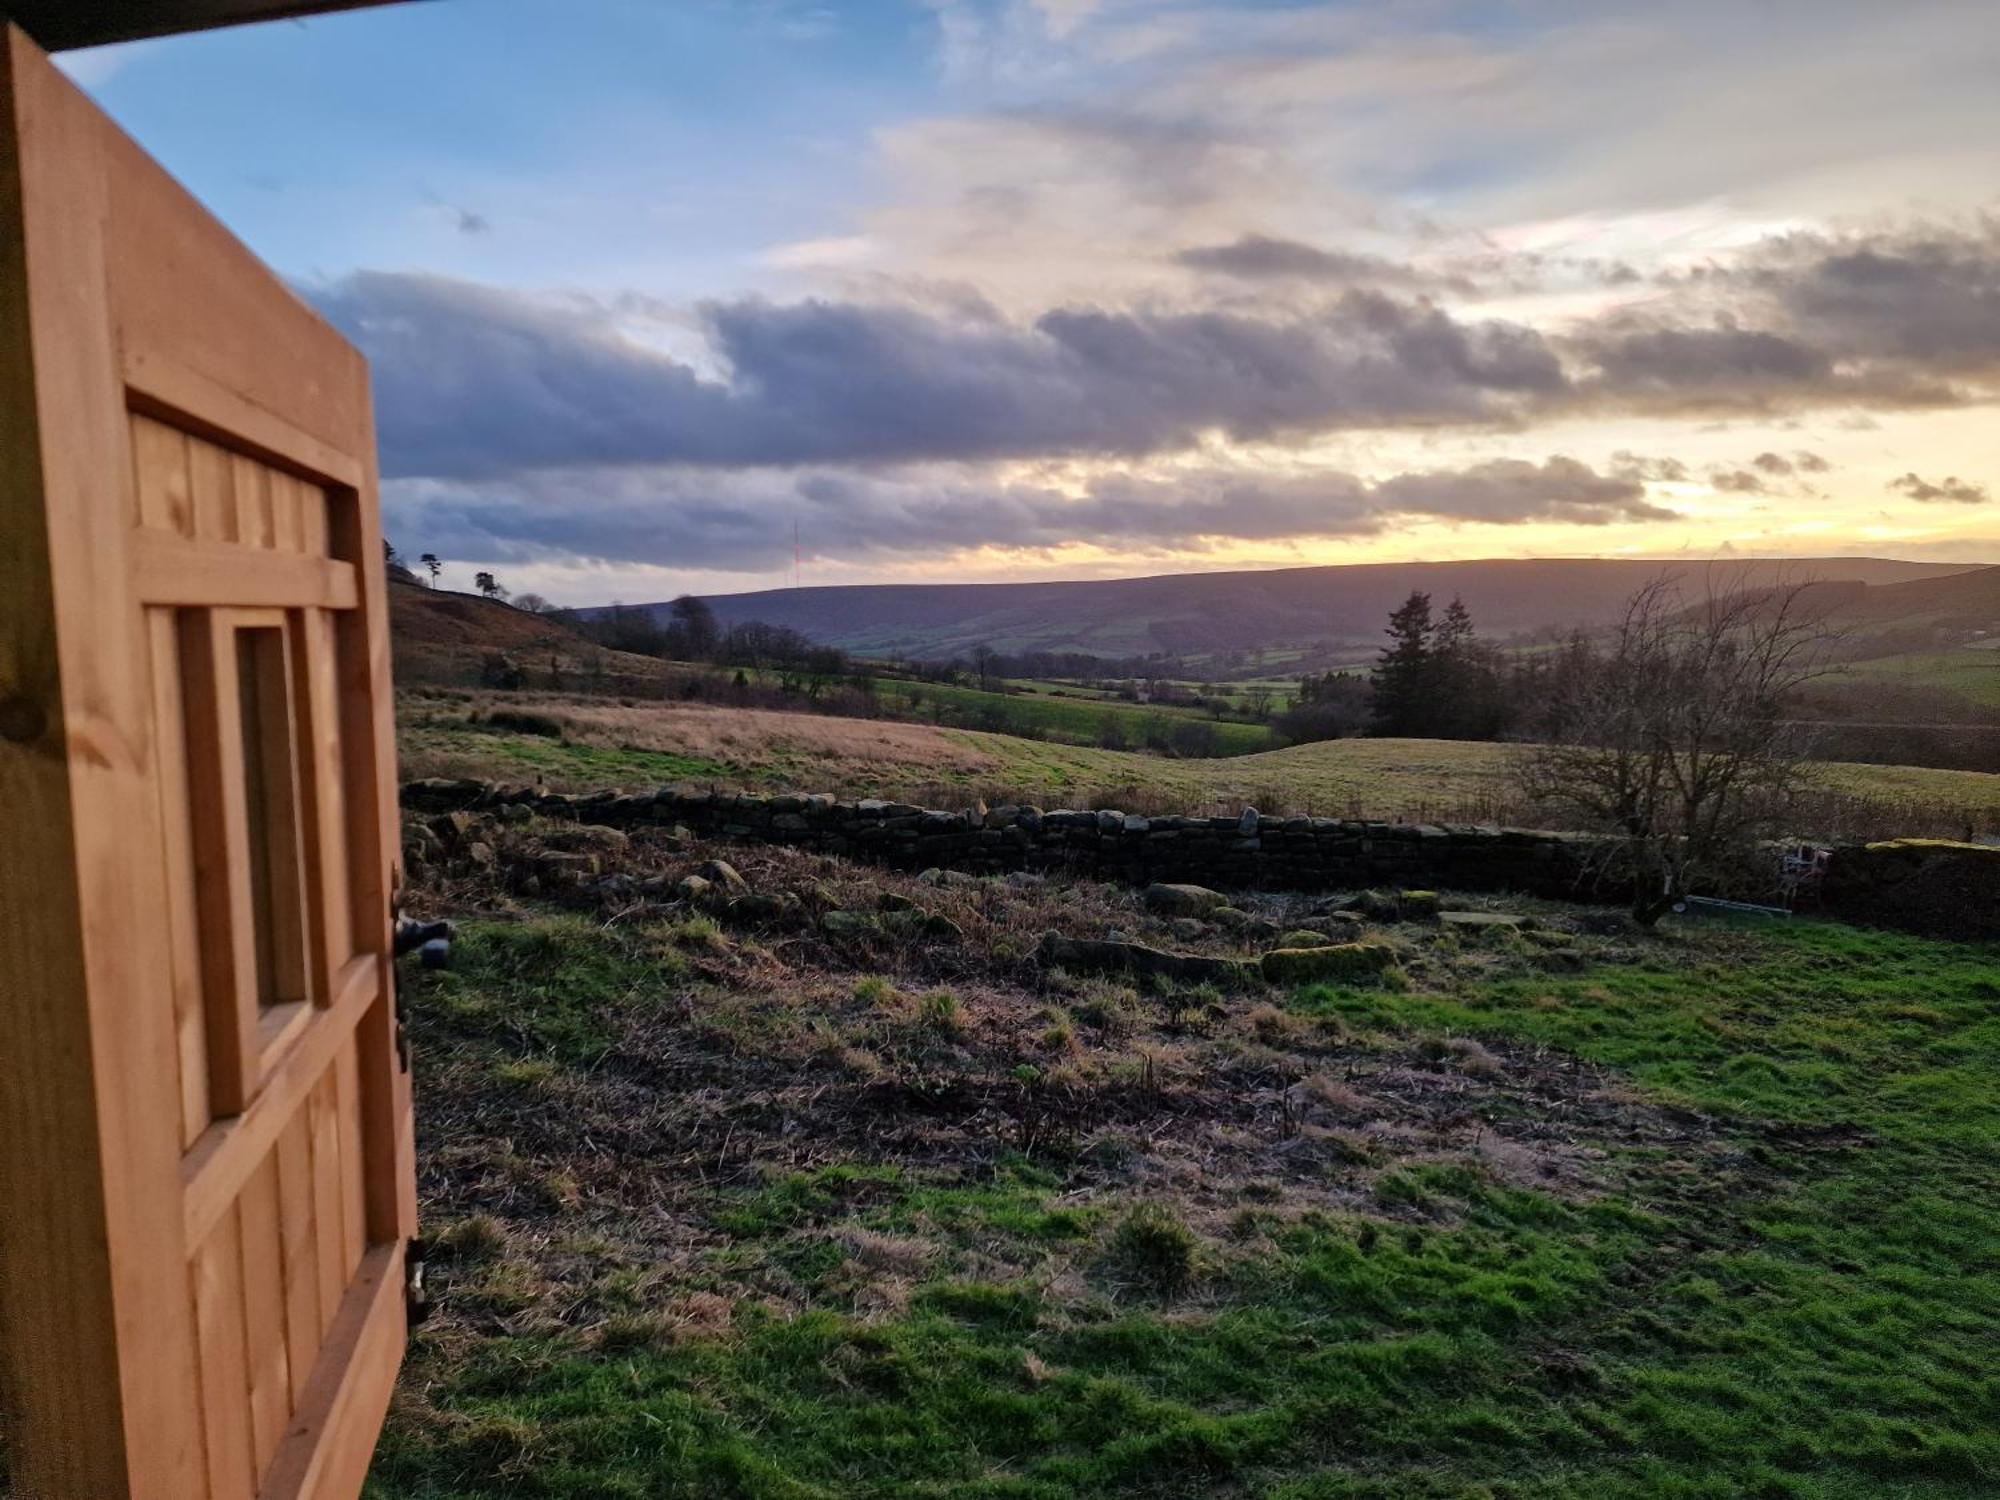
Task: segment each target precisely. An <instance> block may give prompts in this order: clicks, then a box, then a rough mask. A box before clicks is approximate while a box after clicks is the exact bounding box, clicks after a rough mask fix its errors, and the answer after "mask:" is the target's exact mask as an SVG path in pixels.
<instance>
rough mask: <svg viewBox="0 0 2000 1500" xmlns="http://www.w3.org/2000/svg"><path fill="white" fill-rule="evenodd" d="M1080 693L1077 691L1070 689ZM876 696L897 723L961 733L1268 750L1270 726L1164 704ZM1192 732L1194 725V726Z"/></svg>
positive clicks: (1010, 696) (887, 691)
mask: <svg viewBox="0 0 2000 1500" xmlns="http://www.w3.org/2000/svg"><path fill="white" fill-rule="evenodd" d="M1076 691H1078V692H1081V691H1082V690H1081V689H1078V690H1076ZM876 697H877V698H878V699H879V700H880V701H881V702H882V703H883V704H884V705H886V706H888V707H891V708H893V709H894V710H895V714H896V717H897V718H899V719H905V720H910V721H914V722H918V723H922V722H924V721H926V720H928V721H930V722H932V723H936V724H943V725H949V726H952V727H954V728H960V729H985V730H990V731H995V732H999V733H1004V734H1015V735H1022V736H1026V737H1029V738H1037V739H1048V740H1057V741H1060V742H1062V743H1064V744H1070V745H1098V744H1100V743H1102V742H1103V740H1104V739H1105V737H1106V735H1107V734H1110V735H1114V736H1116V738H1117V740H1118V741H1119V743H1120V744H1121V745H1132V746H1143V745H1147V744H1149V743H1152V742H1154V741H1158V742H1159V743H1160V744H1161V745H1162V746H1163V747H1164V746H1166V745H1168V744H1171V743H1173V742H1174V737H1175V736H1176V735H1179V736H1180V737H1182V739H1183V740H1184V741H1185V740H1186V739H1187V738H1188V737H1189V736H1190V735H1192V736H1194V737H1195V738H1196V739H1198V740H1200V741H1201V742H1202V744H1203V752H1202V753H1205V754H1210V755H1245V754H1249V753H1250V752H1252V751H1256V750H1268V749H1269V748H1271V746H1272V744H1273V743H1274V740H1273V738H1272V735H1271V730H1270V728H1269V726H1268V725H1264V724H1256V723H1244V722H1239V721H1231V720H1218V719H1215V718H1212V717H1211V716H1210V715H1208V714H1206V713H1204V712H1202V711H1201V710H1199V709H1194V708H1187V707H1181V706H1177V705H1174V704H1168V703H1124V702H1120V701H1118V700H1116V699H1115V698H1113V699H1104V698H1099V699H1095V700H1091V699H1085V698H1081V697H1076V698H1072V697H1055V696H1053V695H1051V694H1049V693H1047V692H1046V691H1043V692H1034V691H1029V692H1019V693H999V692H987V691H982V690H981V689H979V688H975V687H958V686H955V685H952V684H948V683H928V682H926V683H917V682H896V681H886V680H885V681H883V682H881V683H879V684H878V685H877V688H876ZM1197 726H1198V727H1197Z"/></svg>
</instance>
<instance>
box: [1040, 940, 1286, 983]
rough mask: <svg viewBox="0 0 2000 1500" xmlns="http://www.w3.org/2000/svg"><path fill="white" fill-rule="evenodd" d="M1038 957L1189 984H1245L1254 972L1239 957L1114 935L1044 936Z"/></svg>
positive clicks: (1056, 965) (1091, 970) (1062, 965)
mask: <svg viewBox="0 0 2000 1500" xmlns="http://www.w3.org/2000/svg"><path fill="white" fill-rule="evenodd" d="M1036 956H1037V957H1038V958H1039V959H1040V960H1041V962H1042V964H1043V965H1044V966H1045V967H1048V968H1053V969H1068V970H1069V971H1070V972H1072V973H1076V974H1132V975H1137V976H1140V977H1143V978H1148V979H1171V980H1176V981H1180V982H1184V983H1188V984H1224V985H1233V984H1241V983H1242V982H1243V981H1244V980H1245V979H1247V978H1248V977H1249V975H1250V973H1252V972H1253V971H1252V970H1251V968H1250V966H1249V965H1248V964H1245V963H1243V962H1241V961H1240V960H1237V959H1232V958H1209V957H1207V956H1206V955H1204V954H1199V953H1169V952H1167V951H1166V950H1165V949H1162V948H1149V947H1147V946H1146V945H1145V944H1144V943H1128V942H1122V941H1119V940H1116V939H1111V938H1066V937H1063V936H1061V935H1060V934H1059V933H1054V932H1051V933H1046V934H1044V935H1043V937H1042V942H1041V947H1040V949H1039V950H1038V951H1037V955H1036Z"/></svg>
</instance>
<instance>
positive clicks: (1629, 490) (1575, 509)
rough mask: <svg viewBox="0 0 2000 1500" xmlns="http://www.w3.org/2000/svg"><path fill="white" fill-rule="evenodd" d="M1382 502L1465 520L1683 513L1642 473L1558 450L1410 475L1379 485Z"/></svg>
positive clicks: (1599, 519)
mask: <svg viewBox="0 0 2000 1500" xmlns="http://www.w3.org/2000/svg"><path fill="white" fill-rule="evenodd" d="M1375 499H1376V501H1377V503H1379V504H1381V505H1383V506H1385V507H1387V508H1389V509H1392V510H1396V511H1400V512H1401V513H1403V514H1406V515H1428V516H1439V517H1446V518H1449V519H1453V520H1462V521H1487V522H1496V523H1506V522H1516V521H1571V522H1580V523H1582V524H1585V525H1604V524H1607V523H1609V522H1612V521H1666V520H1672V519H1674V517H1675V512H1673V511H1671V510H1668V509H1666V508H1665V507H1663V506H1659V505H1654V504H1652V503H1651V502H1650V501H1648V500H1647V499H1646V489H1645V486H1644V485H1643V484H1641V483H1640V482H1639V481H1637V480H1636V479H1631V478H1627V477H1622V476H1619V475H1610V474H1599V473H1597V472H1596V471H1595V470H1593V469H1591V468H1590V467H1589V465H1587V464H1583V463H1579V462H1578V461H1577V460H1575V459H1573V458H1567V457H1563V456H1561V455H1558V456H1556V457H1554V458H1551V459H1549V460H1548V461H1547V462H1546V463H1543V464H1540V465H1536V464H1532V463H1528V462H1526V461H1524V460H1522V459H1515V458H1503V459H1494V460H1491V461H1490V462H1487V463H1482V464H1475V465H1473V466H1472V467H1471V468H1469V469H1463V470H1457V471H1446V472H1441V473H1431V474H1403V475H1398V476H1397V477H1396V478H1394V479H1389V480H1384V481H1383V482H1382V483H1381V484H1379V485H1377V486H1376V487H1375Z"/></svg>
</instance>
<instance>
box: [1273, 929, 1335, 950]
mask: <svg viewBox="0 0 2000 1500" xmlns="http://www.w3.org/2000/svg"><path fill="white" fill-rule="evenodd" d="M1332 944H1333V939H1332V938H1330V937H1328V936H1327V935H1326V934H1325V933H1323V932H1314V931H1313V930H1312V929H1311V928H1310V927H1299V928H1295V929H1293V930H1292V931H1290V932H1288V933H1286V934H1285V935H1284V936H1283V937H1281V938H1279V939H1278V946H1279V947H1280V948H1327V947H1331V946H1332Z"/></svg>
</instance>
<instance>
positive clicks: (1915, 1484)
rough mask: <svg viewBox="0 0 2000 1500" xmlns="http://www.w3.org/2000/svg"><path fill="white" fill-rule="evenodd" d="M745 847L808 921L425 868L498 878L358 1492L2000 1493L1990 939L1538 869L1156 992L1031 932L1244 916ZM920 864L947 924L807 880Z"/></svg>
mask: <svg viewBox="0 0 2000 1500" xmlns="http://www.w3.org/2000/svg"><path fill="white" fill-rule="evenodd" d="M533 834H534V830H533V829H526V830H500V831H496V833H495V834H494V835H493V837H495V838H496V840H498V841H500V842H502V844H503V850H504V847H505V844H504V840H505V839H506V838H514V837H519V838H523V839H525V838H530V837H532V836H533ZM482 836H485V835H482ZM704 852H712V851H703V850H701V849H679V848H674V847H671V846H668V845H662V846H660V847H659V848H658V849H653V848H647V847H639V846H637V845H635V846H633V847H631V848H629V849H623V848H621V849H619V850H609V849H607V850H606V857H607V858H615V859H623V860H627V861H629V862H630V864H631V867H632V869H633V872H634V873H635V874H637V873H640V872H641V871H642V870H646V869H654V868H657V869H659V870H660V871H661V872H662V873H664V874H666V875H667V876H668V877H669V879H671V878H673V877H674V876H675V875H676V874H677V873H678V872H679V871H680V870H682V869H684V868H691V867H692V865H693V863H694V861H695V860H697V859H699V858H701V857H702V855H703V854H704ZM729 857H730V858H732V859H738V860H739V861H740V862H741V865H742V869H743V871H744V873H745V875H746V876H747V877H748V879H749V880H750V882H751V884H752V886H753V887H754V888H755V889H756V890H758V891H760V892H763V893H766V894H771V895H782V896H783V897H785V898H786V900H787V901H788V902H789V903H790V905H789V906H788V907H787V909H788V910H790V911H791V912H793V913H794V916H793V917H792V918H791V919H790V920H776V921H772V922H770V923H769V924H768V925H763V926H756V925H745V924H743V923H740V922H738V921H736V920H734V919H733V918H732V917H731V916H730V915H729V914H728V913H727V912H722V913H718V914H717V915H708V914H703V913H699V912H693V911H689V910H686V909H684V908H679V907H675V906H664V907H654V908H646V909H642V908H634V907H632V906H631V905H630V903H629V901H627V902H624V903H622V904H621V905H620V907H619V908H618V910H617V911H616V912H615V913H613V912H610V911H608V910H590V911H575V912H567V913H559V912H555V911H552V910H549V909H546V908H539V907H534V906H526V907H523V906H519V905H517V904H515V902H514V901H513V900H512V899H511V898H509V897H508V896H507V895H506V894H505V891H504V889H503V888H501V887H500V886H499V885H497V884H493V883H487V884H481V883H479V877H475V876H465V877H458V876H453V877H451V878H448V879H438V880H435V881H433V883H431V884H430V885H428V886H420V887H419V894H418V900H419V904H420V906H423V907H425V908H426V909H428V910H436V911H447V912H451V913H453V914H456V915H458V916H460V917H462V918H463V917H468V916H469V917H470V918H471V920H470V921H469V922H468V925H467V928H466V930H465V932H464V934H463V936H462V938H461V941H460V943H459V945H458V959H457V966H456V967H455V968H454V969H453V970H452V971H449V972H443V973H429V972H423V973H418V974H415V975H413V976H411V980H410V982H409V983H408V984H407V986H406V991H407V994H408V999H409V1004H410V1010H411V1025H412V1031H413V1040H414V1043H415V1055H416V1057H417V1068H418V1093H419V1099H420V1101H421V1102H420V1107H419V1122H420V1132H421V1139H420V1164H421V1171H422V1177H423V1184H424V1214H425V1223H426V1229H427V1233H428V1234H429V1235H430V1236H431V1237H432V1239H433V1242H434V1244H435V1246H436V1249H435V1251H434V1258H433V1261H432V1266H433V1273H434V1279H435V1281H436V1283H437V1286H438V1290H439V1295H440V1302H441V1311H440V1313H439V1315H438V1316H437V1317H436V1318H435V1319H434V1320H433V1321H432V1322H431V1323H430V1324H428V1325H426V1326H425V1327H424V1328H422V1329H420V1330H419V1331H418V1333H417V1335H416V1337H415V1341H414V1344H413V1348H412V1355H411V1360H410V1363H409V1366H408V1368H407V1369H406V1372H405V1375H404V1378H403V1381H402V1384H401V1388H400V1391H399V1394H398V1398H397V1402H396V1406H395V1409H394V1411H393V1412H392V1416H391V1421H390V1426H389V1430H388V1432H387V1434H386V1437H385V1440H384V1443H383V1445H382V1448H381V1450H380V1453H379V1455H378V1459H377V1463H376V1466H375V1470H374V1474H373V1477H372V1480H371V1483H370V1487H369V1494H370V1495H371V1496H373V1497H375V1500H472V1497H488V1496H526V1497H552V1500H553V1497H560V1500H599V1497H613V1500H619V1497H623V1500H641V1497H645V1500H672V1497H682V1496H685V1497H690V1500H693V1497H701V1500H708V1497H745V1500H748V1497H756V1500H847V1497H864V1496H866V1497H885V1500H887V1497H909V1500H919V1497H921V1500H945V1497H991V1500H1000V1497H1006V1500H1085V1497H1121V1496H1145V1497H1170V1496H1172V1497H1197V1496H1243V1497H1262V1500H1336V1497H1339V1500H1359V1497H1372V1500H1407V1497H1420V1500H1421V1497H1429V1500H1447V1497H1451V1500H1458V1497H1463V1500H1475V1497H1477V1500H1498V1497H1506V1500H1557V1497H1565V1500H1567V1497H1576V1500H1627V1497H1629V1500H1639V1497H1646V1500H1658V1497H1672V1500H1694V1497H1713V1500H1723V1497H1739V1496H1760V1497H1787V1500H1809V1497H1817V1500H1863V1497H1870V1500H1872V1497H1881V1496H1896V1497H1901V1500H1972V1497H1975V1496H1989V1495H1992V1494H1994V1493H1996V1490H2000V1424H1996V1423H1995V1422H1994V1421H1993V1416H1994V1413H1995V1411H1996V1410H2000V1377H1996V1374H1995V1371H1996V1368H1997V1367H2000V1263H1996V1261H1995V1259H1994V1256H1993V1248H1994V1246H1995V1245H1996V1244H2000V1193H1996V1188H1995V1183H1994V1178H1993V1171H1992V1162H1993V1153H1994V1147H1995V1144H1996V1138H2000V979H1996V972H2000V971H1996V967H1995V959H1996V954H1995V953H1994V952H1993V951H1992V950H1991V949H1990V948H1983V949H1982V948H1977V947H1971V946H1959V945H1953V944H1948V943H1938V942H1925V941H1918V940H1914V939H1908V938H1903V937H1898V936H1892V935H1887V934H1880V933H1867V932H1861V931H1857V930H1851V929H1845V928H1839V927H1835V926H1831V925H1824V924H1820V923H1816V922H1807V921H1797V922H1791V923H1786V924H1783V925H1738V924H1734V923H1711V924H1704V925H1684V926H1680V927H1670V928H1669V929H1668V930H1665V931H1663V932H1662V933H1660V934H1658V935H1655V936H1637V935H1633V934H1631V933H1629V932H1626V931H1624V930H1623V929H1621V928H1620V927H1618V925H1617V924H1616V923H1615V922H1607V921H1605V920H1603V919H1601V918H1600V917H1598V916H1596V915H1593V914H1592V913H1589V912H1584V911H1578V910H1576V909H1559V908H1554V907H1540V908H1530V909H1532V910H1534V911H1535V912H1536V913H1537V914H1538V915H1539V918H1540V921H1541V927H1540V929H1539V930H1538V931H1537V932H1535V933H1531V934H1525V935H1523V934H1513V933H1501V934H1497V935H1488V936H1487V937H1486V938H1485V939H1482V940H1479V941H1470V940H1460V939H1458V938H1456V937H1454V936H1451V935H1447V934H1445V933H1443V932H1441V931H1440V930H1439V929H1437V928H1435V927H1424V926H1421V925H1418V924H1406V925H1399V926H1390V927H1383V928H1379V929H1376V930H1374V931H1372V932H1370V933H1368V934H1366V935H1367V936H1369V937H1371V938H1372V939H1373V940H1377V941H1381V942H1384V943H1387V944H1389V945H1391V946H1392V947H1393V948H1394V949H1395V950H1396V954H1397V960H1398V961H1397V965H1396V967H1395V968H1394V969H1393V970H1392V971H1391V973H1390V974H1389V975H1388V976H1387V979H1386V981H1385V982H1384V983H1383V984H1382V985H1381V986H1380V987H1366V988H1360V987H1356V988H1349V987H1341V988H1326V987H1318V988H1310V989H1304V990H1299V991H1296V992H1283V991H1261V990H1258V991H1251V992H1245V993H1229V994H1221V993H1212V992H1197V993H1191V994H1174V993H1170V992H1169V993H1160V994H1141V993H1138V992H1136V991H1134V990H1131V989H1128V988H1125V987H1123V986H1121V985H1118V984H1115V983H1111V982H1108V981H1104V980H1084V979H1079V978H1075V977H1072V976H1066V975H1063V974H1061V973H1060V972H1045V971H1043V970H1041V969H1040V968H1039V967H1038V966H1037V965H1035V964H1034V963H1032V962H1031V961H1030V960H1028V959H1027V958H1026V957H1025V951H1026V945H1028V944H1031V942H1032V937H1033V934H1034V933H1035V932H1036V931H1038V930H1040V929H1041V928H1043V927H1053V928H1060V929H1063V930H1066V931H1073V932H1089V931H1097V932H1100V933H1101V932H1102V931H1103V930H1104V928H1105V927H1107V926H1109V925H1113V924H1115V925H1118V926H1122V927H1124V928H1126V929H1128V930H1130V931H1133V932H1134V933H1135V934H1137V935H1138V936H1140V937H1141V938H1142V939H1145V940H1149V941H1178V942H1180V943H1183V944H1187V943H1193V944H1194V945H1195V946H1197V947H1201V948H1204V949H1207V950H1213V951H1225V950H1226V949H1228V947H1229V945H1230V944H1231V943H1233V942H1236V941H1238V939H1236V938H1234V937H1233V936H1231V935H1229V934H1226V933H1222V932H1219V931H1213V930H1212V931H1209V932H1208V933H1206V934H1205V935H1201V934H1195V935H1190V934H1188V933H1186V932H1179V931H1177V932H1174V933H1171V934H1170V933H1168V932H1166V931H1165V930H1164V928H1163V926H1162V924H1161V923H1160V922H1158V921H1157V920H1156V919H1153V918H1151V917H1149V916H1148V915H1147V914H1146V913H1145V912H1144V911H1143V910H1142V909H1141V908H1140V907H1139V905H1138V903H1137V902H1136V901H1135V900H1134V898H1133V897H1132V896H1131V895H1130V894H1129V893H1126V892H1121V891H1116V890H1112V889H1110V888H1106V887H1098V886H1090V885H1083V884H1079V885H1060V884H1058V885H1047V886H1041V885H1020V884H1009V883H1007V882H999V881H986V882H972V883H970V884H969V885H946V886H927V885H925V884H923V883H921V882H919V881H918V880H916V879H914V878H912V877H906V876H897V875H889V874H884V873H879V872H873V871H867V870H862V869H859V868H857V867H853V866H849V865H845V864H843V863H841V862H839V861H833V860H824V859H810V858H806V857H803V856H798V855H793V854H790V853H788V852H786V851H781V850H762V851H758V850H744V851H741V853H735V852H732V853H731V854H730V855H729ZM884 892H887V893H888V894H889V895H890V896H891V897H892V898H893V899H894V900H896V901H899V902H902V903H906V904H908V905H910V906H914V907H918V908H920V909H922V910H925V911H927V912H928V913H930V914H931V915H932V916H934V917H938V918H944V919H948V920H949V921H950V922H951V923H952V924H953V925H954V928H955V929H956V936H955V937H953V938H951V939H950V940H943V939H938V940H919V941H905V940H900V939H893V940H892V939H890V938H888V937H887V936H886V935H883V936H877V937H873V938H870V937H866V936H863V937H860V938H855V939H852V940H848V939H843V940H839V941H836V940H834V939H832V938H830V937H828V936H827V935H826V934H825V932H823V931H822V930H821V929H820V927H819V926H818V925H816V924H815V922H814V921H813V918H812V915H811V914H812V913H813V912H814V911H821V910H826V909H828V908H836V909H845V910H850V911H873V910H874V909H875V906H876V904H877V901H878V898H879V897H880V896H881V895H882V894H883V893H884ZM1245 904H1246V905H1248V906H1250V907H1252V908H1253V915H1257V916H1260V917H1263V918H1265V919H1267V920H1270V921H1272V922H1273V923H1274V924H1276V925H1287V926H1296V925H1300V924H1311V923H1313V922H1314V921H1316V920H1317V919H1316V918H1315V916H1314V910H1315V909H1314V908H1312V907H1311V906H1310V905H1309V904H1307V903H1305V902H1303V901H1301V900H1298V899H1294V898H1285V897H1261V898H1248V899H1247V900H1246V901H1245ZM1517 909H1522V908H1520V907H1519V905H1518V904H1517ZM1321 925H1325V924H1324V923H1323V922H1322V923H1321ZM1530 938H1532V939H1533V941H1530V940H1529V939H1530Z"/></svg>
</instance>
